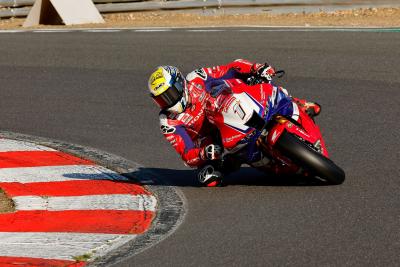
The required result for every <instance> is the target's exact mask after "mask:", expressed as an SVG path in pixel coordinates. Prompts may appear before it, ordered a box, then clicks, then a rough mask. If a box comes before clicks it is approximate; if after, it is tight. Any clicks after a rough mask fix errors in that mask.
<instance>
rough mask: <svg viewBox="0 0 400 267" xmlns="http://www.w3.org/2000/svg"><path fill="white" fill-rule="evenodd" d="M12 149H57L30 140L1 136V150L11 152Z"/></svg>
mask: <svg viewBox="0 0 400 267" xmlns="http://www.w3.org/2000/svg"><path fill="white" fill-rule="evenodd" d="M11 151H56V150H55V149H52V148H49V147H45V146H40V145H36V144H33V143H29V142H24V141H17V140H11V139H1V138H0V152H11Z"/></svg>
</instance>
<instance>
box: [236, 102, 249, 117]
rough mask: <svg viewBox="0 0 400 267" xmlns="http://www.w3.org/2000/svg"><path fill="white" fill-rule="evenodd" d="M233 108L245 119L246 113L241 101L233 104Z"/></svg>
mask: <svg viewBox="0 0 400 267" xmlns="http://www.w3.org/2000/svg"><path fill="white" fill-rule="evenodd" d="M233 110H234V112H235V113H236V114H237V115H238V116H239V118H240V119H241V120H244V117H245V116H246V113H245V112H244V110H243V108H242V106H240V102H236V104H235V105H234V106H233Z"/></svg>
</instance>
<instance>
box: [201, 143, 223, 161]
mask: <svg viewBox="0 0 400 267" xmlns="http://www.w3.org/2000/svg"><path fill="white" fill-rule="evenodd" d="M200 156H201V158H202V159H203V160H217V159H220V158H221V156H222V147H221V146H219V145H214V144H211V145H208V146H206V147H204V149H203V151H202V152H201V154H200Z"/></svg>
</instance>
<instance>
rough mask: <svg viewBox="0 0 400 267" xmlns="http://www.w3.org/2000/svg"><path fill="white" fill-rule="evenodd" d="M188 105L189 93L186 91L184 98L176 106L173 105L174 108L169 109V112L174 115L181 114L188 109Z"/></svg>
mask: <svg viewBox="0 0 400 267" xmlns="http://www.w3.org/2000/svg"><path fill="white" fill-rule="evenodd" d="M187 104H188V94H187V91H186V90H185V92H184V93H183V96H182V98H181V100H179V101H178V102H177V103H176V104H175V105H173V106H172V107H170V108H168V109H167V111H168V112H171V113H174V114H179V113H182V112H184V111H185V109H186V107H187Z"/></svg>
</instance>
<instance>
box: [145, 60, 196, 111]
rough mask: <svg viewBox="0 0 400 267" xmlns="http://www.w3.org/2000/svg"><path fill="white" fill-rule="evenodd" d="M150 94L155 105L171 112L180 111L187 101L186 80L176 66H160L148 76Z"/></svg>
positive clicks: (183, 108)
mask: <svg viewBox="0 0 400 267" xmlns="http://www.w3.org/2000/svg"><path fill="white" fill-rule="evenodd" d="M148 85H149V90H150V95H151V97H152V98H153V100H154V101H155V102H156V103H157V105H158V106H159V107H160V108H161V109H162V110H166V111H168V112H172V113H182V112H183V111H184V110H185V109H186V106H187V103H188V92H187V88H186V80H185V78H184V77H183V75H182V73H181V72H180V71H179V70H178V68H176V67H173V66H160V67H158V68H157V70H156V71H155V72H153V73H152V74H151V76H150V78H149V84H148Z"/></svg>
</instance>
